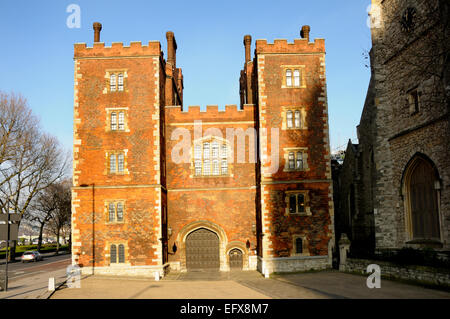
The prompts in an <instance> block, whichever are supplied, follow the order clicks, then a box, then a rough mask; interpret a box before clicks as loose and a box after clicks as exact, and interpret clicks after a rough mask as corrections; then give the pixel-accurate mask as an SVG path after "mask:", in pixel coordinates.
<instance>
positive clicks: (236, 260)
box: [228, 248, 244, 270]
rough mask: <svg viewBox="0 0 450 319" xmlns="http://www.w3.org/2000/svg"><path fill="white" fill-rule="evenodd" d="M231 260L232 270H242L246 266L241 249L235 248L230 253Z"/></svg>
mask: <svg viewBox="0 0 450 319" xmlns="http://www.w3.org/2000/svg"><path fill="white" fill-rule="evenodd" d="M228 256H229V259H230V269H231V270H242V268H243V264H244V256H243V254H242V251H241V250H240V249H237V248H234V249H232V250H230V252H229V253H228Z"/></svg>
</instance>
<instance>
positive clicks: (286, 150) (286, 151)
mask: <svg viewBox="0 0 450 319" xmlns="http://www.w3.org/2000/svg"><path fill="white" fill-rule="evenodd" d="M283 151H284V169H283V172H308V171H309V166H308V148H307V147H286V148H283ZM291 152H293V153H294V156H295V158H294V166H297V165H296V164H297V153H298V152H301V153H302V155H303V156H302V159H303V167H302V168H301V169H297V168H289V153H291Z"/></svg>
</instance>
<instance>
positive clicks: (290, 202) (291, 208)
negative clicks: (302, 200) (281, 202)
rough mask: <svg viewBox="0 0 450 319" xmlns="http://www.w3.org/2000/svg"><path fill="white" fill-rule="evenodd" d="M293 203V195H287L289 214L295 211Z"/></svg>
mask: <svg viewBox="0 0 450 319" xmlns="http://www.w3.org/2000/svg"><path fill="white" fill-rule="evenodd" d="M295 205H296V199H295V195H290V196H289V213H290V214H295V213H296V212H297V210H296V207H295Z"/></svg>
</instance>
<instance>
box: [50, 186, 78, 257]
mask: <svg viewBox="0 0 450 319" xmlns="http://www.w3.org/2000/svg"><path fill="white" fill-rule="evenodd" d="M52 186H53V187H51V188H50V189H49V191H52V192H54V194H53V196H52V197H51V198H52V199H53V200H54V201H55V206H56V209H54V210H53V211H52V213H51V215H52V217H51V219H50V220H49V222H48V224H47V226H48V229H49V230H50V232H51V233H52V234H53V235H55V236H56V252H57V253H58V252H59V239H60V237H61V233H63V235H64V238H65V236H66V233H65V232H66V231H67V229H70V221H71V216H72V215H71V213H72V211H71V209H72V205H71V199H72V192H71V189H70V186H71V184H70V180H65V181H63V182H61V183H57V184H54V185H52ZM68 226H69V227H68Z"/></svg>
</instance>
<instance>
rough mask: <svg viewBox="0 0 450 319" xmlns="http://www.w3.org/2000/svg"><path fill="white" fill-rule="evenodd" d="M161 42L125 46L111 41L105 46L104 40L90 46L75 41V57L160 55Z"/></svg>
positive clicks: (136, 43) (131, 43)
mask: <svg viewBox="0 0 450 319" xmlns="http://www.w3.org/2000/svg"><path fill="white" fill-rule="evenodd" d="M160 55H161V44H160V42H159V41H149V42H148V44H147V45H143V44H142V43H141V42H140V41H137V42H130V45H128V46H126V45H124V44H123V43H122V42H113V43H111V46H109V47H107V46H105V43H104V42H95V43H94V44H93V46H92V47H88V46H87V45H86V43H75V45H74V57H75V58H89V57H95V58H101V57H133V56H160Z"/></svg>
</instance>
